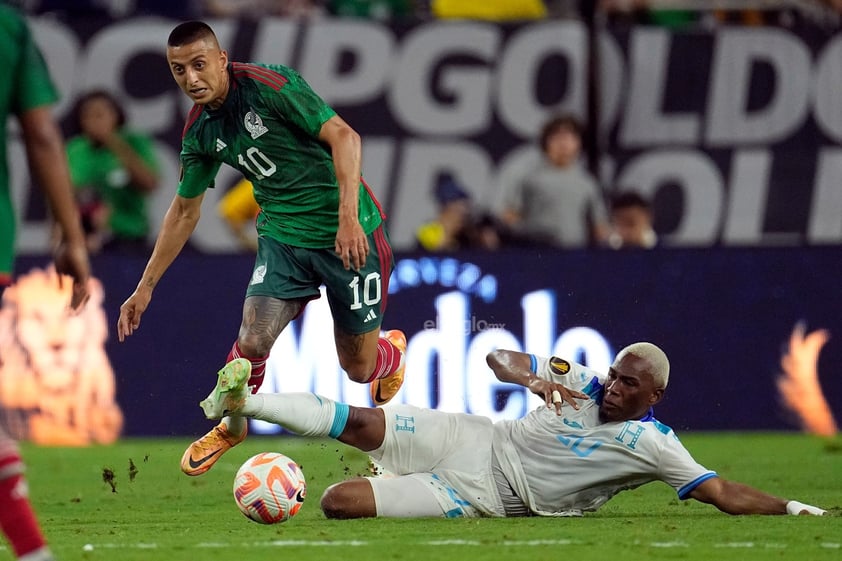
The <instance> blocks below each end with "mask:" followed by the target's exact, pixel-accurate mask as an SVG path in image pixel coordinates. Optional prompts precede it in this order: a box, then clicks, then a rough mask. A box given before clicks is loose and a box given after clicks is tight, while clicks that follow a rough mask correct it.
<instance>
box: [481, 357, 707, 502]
mask: <svg viewBox="0 0 842 561" xmlns="http://www.w3.org/2000/svg"><path fill="white" fill-rule="evenodd" d="M532 367H533V368H532V370H533V371H534V372H535V374H536V375H537V376H539V377H540V378H542V379H544V380H549V381H552V382H557V383H559V384H562V385H564V386H566V387H568V388H570V389H573V390H578V391H581V392H582V393H585V394H588V395H589V396H590V397H591V399H589V400H580V401H579V403H580V408H579V410H576V409H573V407H571V406H569V405H564V406H563V407H562V408H561V413H562V414H561V416H558V415H556V412H555V409H554V408H547V407H546V406H545V405H541V406H539V407H538V408H537V409H535V410H534V411H532V412H530V413H529V414H527V415H526V416H525V417H523V418H522V419H518V420H514V421H500V422H497V423H495V426H494V441H493V450H494V454H495V456H496V459H497V461H498V462H499V465H500V467H501V469H502V470H503V473H504V474H505V476H506V478H507V479H508V481H509V483H510V484H511V486H512V488H513V489H514V491H515V493H516V494H517V495H518V497H520V498H521V500H523V502H524V503H525V504H526V506H527V507H528V508H529V509H530V510H531V511H532V512H534V513H535V514H540V515H544V516H577V515H581V514H582V512H585V511H594V510H596V509H597V508H599V507H600V506H601V505H602V504H603V503H605V502H606V501H607V500H609V499H610V498H611V497H613V496H614V495H616V494H617V493H619V492H620V491H624V490H626V489H634V488H635V487H639V486H640V485H643V484H644V483H649V482H650V481H656V480H660V481H663V482H665V483H666V484H667V485H670V486H671V487H672V488H674V489H675V490H676V492H678V496H679V498H681V499H685V498H687V496H688V495H689V493H690V492H691V491H692V490H693V489H695V488H696V487H697V486H698V485H699V484H700V483H701V482H703V481H705V480H707V479H709V478H711V477H716V473H715V472H713V471H710V470H708V469H705V468H704V467H703V466H701V465H699V464H698V463H697V462H696V461H695V460H694V459H693V458H692V456H690V453H689V452H688V451H687V450H686V449H685V448H684V446H683V445H682V444H681V442H680V441H679V440H678V437H677V436H676V435H675V433H674V432H673V430H672V429H671V428H670V427H668V426H666V425H664V424H662V423H660V422H658V421H657V420H656V419H655V418H654V416H653V415H652V412H651V410H650V412H649V414H647V415H646V416H645V417H644V418H643V419H641V420H637V421H624V422H620V423H603V422H601V421H600V420H599V405H600V403H601V402H602V394H603V388H604V384H605V379H606V377H607V374H602V373H598V372H596V371H594V370H591V369H589V368H587V367H585V366H583V365H581V364H577V363H575V362H568V361H565V360H562V359H559V358H555V357H553V358H549V359H547V358H537V357H534V356H533V357H532Z"/></svg>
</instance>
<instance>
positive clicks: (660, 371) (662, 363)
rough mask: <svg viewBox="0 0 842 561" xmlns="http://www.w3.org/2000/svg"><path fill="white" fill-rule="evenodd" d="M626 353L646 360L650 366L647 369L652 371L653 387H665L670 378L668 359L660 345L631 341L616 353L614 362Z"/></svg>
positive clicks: (618, 360)
mask: <svg viewBox="0 0 842 561" xmlns="http://www.w3.org/2000/svg"><path fill="white" fill-rule="evenodd" d="M626 355H634V356H636V357H639V358H642V359H643V360H645V361H646V362H648V363H649V367H650V370H649V371H650V372H651V373H652V378H653V379H654V380H655V387H657V388H661V389H664V388H666V387H667V383H668V382H669V380H670V361H669V360H668V359H667V355H666V353H665V352H664V351H662V350H661V348H660V347H658V346H657V345H653V344H652V343H646V342H641V343H632V344H631V345H629V346H628V347H625V348H624V349H623V350H621V351H620V352H619V353H617V358H615V359H614V364H617V363H618V362H620V360H621V359H622V358H623V357H624V356H626Z"/></svg>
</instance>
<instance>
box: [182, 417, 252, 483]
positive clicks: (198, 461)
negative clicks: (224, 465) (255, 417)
mask: <svg viewBox="0 0 842 561" xmlns="http://www.w3.org/2000/svg"><path fill="white" fill-rule="evenodd" d="M246 433H248V429H246V430H244V431H243V434H241V435H239V436H237V435H233V434H231V433H230V432H228V425H226V424H225V422H224V421H223V422H221V423H219V424H218V425H216V426H215V427H213V428H212V429H211V430H210V432H208V433H207V434H206V435H205V436H203V437H202V438H200V439H199V440H197V441H195V442H193V444H191V445H190V446H188V447H187V450H185V451H184V455H183V456H182V457H181V471H183V472H184V473H186V474H187V475H202V474H203V473H205V472H206V471H208V470H209V469H210V468H212V467H213V465H214V464H215V463H216V461H217V460H218V459H219V458H221V457H222V455H223V454H224V453H225V452H227V451H228V450H230V449H231V448H232V447H234V446H236V445H237V444H239V443H240V442H242V441H243V440H245V439H246Z"/></svg>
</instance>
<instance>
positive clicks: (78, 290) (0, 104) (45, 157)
mask: <svg viewBox="0 0 842 561" xmlns="http://www.w3.org/2000/svg"><path fill="white" fill-rule="evenodd" d="M0 63H2V67H3V69H4V72H5V76H4V79H3V80H2V81H0V115H2V119H3V124H4V129H5V124H6V122H7V121H8V118H9V116H10V115H15V116H16V117H17V119H18V121H19V123H20V130H21V134H22V135H23V141H24V144H25V146H26V153H27V157H28V158H29V164H30V168H31V170H32V173H33V174H34V175H35V178H36V180H37V183H38V185H39V186H40V187H41V189H42V190H43V192H44V195H45V196H46V199H47V203H48V204H49V207H50V210H51V211H52V215H53V217H54V219H55V220H56V222H57V224H58V227H59V230H60V232H61V240H60V243H59V245H58V246H57V247H56V251H55V255H54V259H55V267H56V271H58V272H59V273H62V274H68V275H70V276H71V277H72V278H73V294H72V297H71V302H70V305H71V307H73V308H75V309H78V308H80V307H81V306H82V305H83V304H84V303H85V301H86V300H87V297H88V289H87V285H88V275H89V264H88V254H87V251H86V249H85V237H84V234H83V233H82V226H81V222H80V220H79V211H78V209H77V207H76V203H75V201H74V198H73V189H72V188H71V186H70V175H69V173H68V171H67V160H66V159H65V156H64V142H63V140H62V137H61V131H60V130H59V128H58V125H57V124H56V122H55V120H54V119H53V116H52V113H51V111H50V105H52V104H53V103H55V101H56V100H57V99H58V95H57V92H56V89H55V87H53V84H52V81H51V80H50V75H49V72H48V70H47V66H46V64H45V63H44V59H43V57H42V56H41V53H40V51H39V50H38V47H37V46H36V45H35V42H34V41H33V39H32V35H31V33H30V31H29V27H28V26H27V24H26V20H25V19H24V18H23V16H21V15H20V14H19V13H18V12H16V11H15V10H14V9H12V8H10V7H8V6H3V5H0ZM6 152H7V146H6V134H5V133H4V134H3V135H0V155H2V157H0V295H2V293H3V289H4V287H5V286H7V285H8V284H9V283H10V282H11V279H12V265H13V261H14V248H15V215H14V208H13V205H12V199H11V194H10V189H9V169H8V163H7V153H6ZM2 360H3V357H1V356H0V362H2ZM23 473H24V464H23V460H22V458H21V455H20V450H19V448H18V445H17V443H16V442H15V441H14V439H12V438H11V436H9V434H8V433H7V431H6V430H5V429H4V428H3V426H2V425H0V529H2V530H3V533H4V534H5V535H6V537H7V538H8V539H9V542H10V543H11V546H12V551H13V552H14V555H15V556H16V557H17V558H18V559H21V560H26V561H51V560H52V559H53V556H52V555H51V553H50V550H49V548H48V547H47V545H46V543H45V541H44V536H43V534H42V533H41V529H40V528H39V526H38V521H37V520H36V518H35V514H34V513H33V511H32V507H31V505H30V503H29V499H28V492H27V485H26V480H25V479H24V476H23Z"/></svg>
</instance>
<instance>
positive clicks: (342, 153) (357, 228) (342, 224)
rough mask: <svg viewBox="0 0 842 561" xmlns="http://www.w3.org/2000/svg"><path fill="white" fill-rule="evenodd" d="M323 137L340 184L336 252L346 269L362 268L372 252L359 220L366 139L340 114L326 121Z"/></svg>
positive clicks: (322, 139)
mask: <svg viewBox="0 0 842 561" xmlns="http://www.w3.org/2000/svg"><path fill="white" fill-rule="evenodd" d="M319 140H321V141H322V142H324V143H325V144H327V145H328V146H330V151H331V155H332V157H333V165H334V168H335V170H336V180H337V183H338V184H339V228H338V230H337V231H336V248H335V249H336V253H337V254H339V256H340V257H341V258H342V264H343V265H344V266H345V268H346V269H349V268H351V267H353V268H354V269H360V268H361V267H362V266H363V265H364V264H365V260H366V257H367V256H368V252H369V247H368V238H367V237H366V234H365V232H364V231H363V228H362V226H361V225H360V220H359V206H360V200H359V197H360V176H361V175H362V169H361V168H362V140H361V139H360V135H359V134H358V133H357V132H356V131H355V130H354V129H352V128H351V126H350V125H348V123H346V122H345V121H344V120H343V119H342V117H340V116H339V115H334V116H333V117H331V118H330V119H328V120H327V121H325V123H324V124H323V125H322V128H321V130H319Z"/></svg>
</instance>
